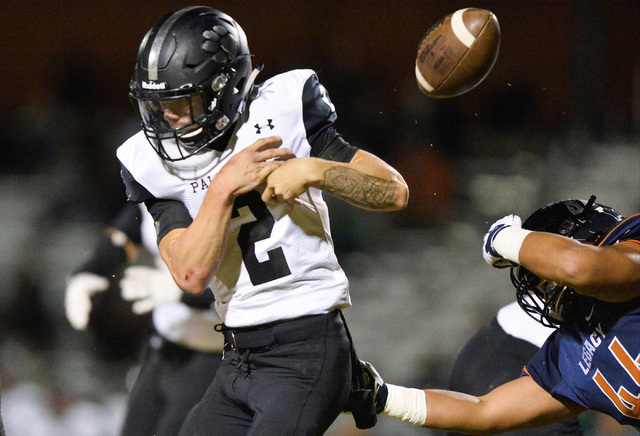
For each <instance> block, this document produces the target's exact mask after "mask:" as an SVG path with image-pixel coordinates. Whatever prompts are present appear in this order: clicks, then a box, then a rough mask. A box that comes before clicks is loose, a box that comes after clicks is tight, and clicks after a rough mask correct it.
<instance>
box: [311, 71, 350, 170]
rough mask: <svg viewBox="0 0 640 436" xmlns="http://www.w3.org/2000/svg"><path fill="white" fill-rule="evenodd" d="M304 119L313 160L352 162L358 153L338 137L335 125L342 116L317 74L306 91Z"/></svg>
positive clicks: (312, 76)
mask: <svg viewBox="0 0 640 436" xmlns="http://www.w3.org/2000/svg"><path fill="white" fill-rule="evenodd" d="M302 117H303V120H304V128H305V131H306V134H307V139H308V141H309V144H311V156H312V157H320V158H323V159H327V160H333V161H339V162H349V161H350V160H351V158H352V157H353V155H354V154H355V153H356V151H358V148H357V147H354V146H352V145H350V144H349V143H348V142H347V141H345V140H344V139H343V138H342V136H341V135H340V134H338V133H337V131H336V129H335V127H334V123H335V121H336V119H337V118H338V115H337V114H336V110H335V107H334V105H333V103H332V102H331V99H330V98H329V93H328V92H327V90H326V88H325V87H324V86H322V84H321V83H320V82H319V81H318V76H316V75H315V74H313V75H311V76H310V77H309V78H308V79H307V81H306V82H305V84H304V88H303V90H302Z"/></svg>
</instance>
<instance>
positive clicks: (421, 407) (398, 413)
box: [382, 383, 427, 427]
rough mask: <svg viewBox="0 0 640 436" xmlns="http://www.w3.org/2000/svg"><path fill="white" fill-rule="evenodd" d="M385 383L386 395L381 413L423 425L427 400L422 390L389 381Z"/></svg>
mask: <svg viewBox="0 0 640 436" xmlns="http://www.w3.org/2000/svg"><path fill="white" fill-rule="evenodd" d="M386 385H387V389H388V396H387V403H386V404H385V406H384V410H383V411H382V414H383V415H387V416H390V417H392V418H396V419H399V420H401V421H403V422H407V423H409V424H413V425H418V426H420V427H422V426H424V424H425V422H426V421H427V401H426V395H425V393H424V391H423V390H421V389H413V388H405V387H402V386H395V385H392V384H389V383H387V384H386Z"/></svg>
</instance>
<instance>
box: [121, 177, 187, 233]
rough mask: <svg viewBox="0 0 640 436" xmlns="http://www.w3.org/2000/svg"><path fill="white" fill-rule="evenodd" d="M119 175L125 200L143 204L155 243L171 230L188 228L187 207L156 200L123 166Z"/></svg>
mask: <svg viewBox="0 0 640 436" xmlns="http://www.w3.org/2000/svg"><path fill="white" fill-rule="evenodd" d="M120 166H121V170H120V175H121V176H122V180H123V181H124V185H125V188H126V190H127V198H128V199H129V200H130V201H132V202H134V203H142V202H144V204H145V206H146V207H147V210H148V211H149V213H150V214H151V216H152V217H153V221H154V223H155V226H156V235H157V241H158V243H160V241H161V240H162V238H164V237H165V236H166V235H167V233H169V232H170V231H171V230H173V229H181V228H187V227H189V224H191V222H192V221H193V219H192V218H191V215H190V214H189V211H188V209H187V207H186V206H185V205H184V204H182V203H181V202H179V201H177V200H168V199H160V198H156V197H154V196H153V194H151V193H150V192H149V191H148V190H147V189H146V188H145V187H144V186H142V185H141V184H140V183H138V181H136V179H134V178H133V175H132V174H131V173H130V172H129V170H127V168H126V167H125V166H124V165H122V164H121V165H120Z"/></svg>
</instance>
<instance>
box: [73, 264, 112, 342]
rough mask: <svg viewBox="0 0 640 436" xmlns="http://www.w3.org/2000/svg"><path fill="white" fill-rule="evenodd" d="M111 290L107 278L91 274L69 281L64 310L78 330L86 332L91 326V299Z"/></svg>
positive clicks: (79, 275)
mask: <svg viewBox="0 0 640 436" xmlns="http://www.w3.org/2000/svg"><path fill="white" fill-rule="evenodd" d="M107 289H109V280H107V278H106V277H103V276H99V275H97V274H93V273H89V272H81V273H78V274H76V275H74V276H72V277H70V278H69V279H68V280H67V289H66V290H65V295H64V308H65V313H66V315H67V319H68V320H69V323H70V324H71V326H72V327H73V328H74V329H76V330H84V329H85V328H87V324H89V314H90V313H91V297H92V296H93V295H95V294H97V293H98V292H103V291H106V290H107Z"/></svg>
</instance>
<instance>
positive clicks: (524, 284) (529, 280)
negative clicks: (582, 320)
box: [511, 195, 623, 327]
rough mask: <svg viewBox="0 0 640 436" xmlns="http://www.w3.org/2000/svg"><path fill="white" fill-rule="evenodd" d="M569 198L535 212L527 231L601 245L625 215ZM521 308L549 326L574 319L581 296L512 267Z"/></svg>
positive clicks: (522, 269) (517, 267)
mask: <svg viewBox="0 0 640 436" xmlns="http://www.w3.org/2000/svg"><path fill="white" fill-rule="evenodd" d="M595 199H596V197H595V196H594V195H592V196H591V198H590V199H589V201H584V200H565V201H561V202H558V203H552V204H548V205H547V206H545V207H543V208H541V209H538V210H537V211H535V212H534V213H533V214H532V215H531V216H530V217H529V218H527V219H526V220H525V222H524V223H523V224H522V228H524V229H527V230H534V231H541V232H549V233H556V234H559V235H563V236H566V237H569V238H571V239H575V240H577V241H580V242H582V243H588V244H594V245H597V244H598V242H599V241H600V240H601V239H602V238H603V237H605V236H606V235H607V234H608V233H609V231H611V230H612V229H613V228H614V227H615V226H616V225H617V224H618V223H620V222H621V221H622V220H623V217H622V216H621V215H620V214H619V213H618V212H617V211H616V210H614V209H612V208H610V207H607V206H603V205H601V204H598V203H596V202H595ZM511 282H512V283H513V285H514V286H515V288H516V298H517V300H518V304H520V307H521V308H522V309H523V310H524V311H525V312H527V313H528V314H529V315H530V316H531V317H532V318H533V319H535V320H536V321H538V322H540V323H542V324H543V325H546V326H548V327H554V326H559V325H561V324H563V323H564V322H567V321H570V320H571V317H572V312H573V308H574V307H575V305H576V302H577V299H578V295H577V293H576V292H575V291H574V290H573V289H572V288H570V287H567V286H560V285H558V284H556V283H551V282H548V281H545V280H542V279H541V278H540V277H538V276H537V275H535V274H533V273H532V272H530V271H529V270H527V269H526V268H525V267H523V266H516V267H514V268H511Z"/></svg>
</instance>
